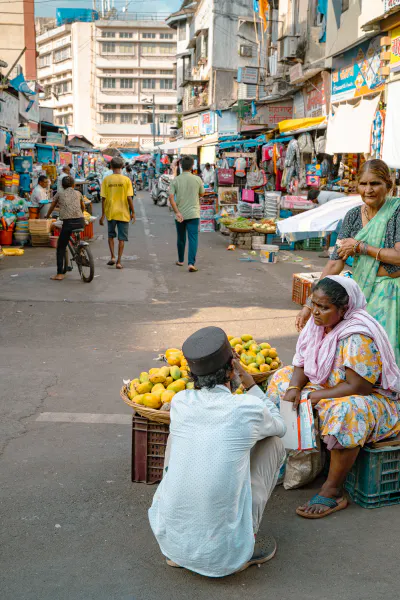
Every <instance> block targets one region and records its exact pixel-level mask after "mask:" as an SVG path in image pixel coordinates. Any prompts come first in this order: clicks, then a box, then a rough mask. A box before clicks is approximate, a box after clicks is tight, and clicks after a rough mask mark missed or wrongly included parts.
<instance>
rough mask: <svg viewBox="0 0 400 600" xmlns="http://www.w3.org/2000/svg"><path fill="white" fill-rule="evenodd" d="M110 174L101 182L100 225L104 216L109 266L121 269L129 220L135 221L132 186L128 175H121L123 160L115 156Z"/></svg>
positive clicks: (102, 223)
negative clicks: (105, 219)
mask: <svg viewBox="0 0 400 600" xmlns="http://www.w3.org/2000/svg"><path fill="white" fill-rule="evenodd" d="M110 166H111V169H112V170H113V174H112V175H108V176H107V177H105V178H104V180H103V183H102V184H101V200H102V214H101V219H100V225H104V218H105V217H106V218H107V221H108V245H109V248H110V252H111V260H109V262H108V263H107V264H108V265H110V266H114V265H115V264H116V266H117V269H122V264H121V259H122V253H123V251H124V245H125V242H127V241H128V231H129V221H130V220H131V219H132V223H134V222H135V221H136V217H135V209H134V207H133V188H132V182H131V180H130V179H129V177H125V175H122V168H123V166H124V161H123V160H122V158H118V157H115V158H113V159H112V161H111V165H110ZM116 229H117V230H118V258H117V263H115V254H114V239H115V237H116Z"/></svg>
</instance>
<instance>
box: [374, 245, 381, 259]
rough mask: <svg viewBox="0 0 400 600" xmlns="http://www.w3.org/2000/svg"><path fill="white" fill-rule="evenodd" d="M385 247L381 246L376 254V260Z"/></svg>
mask: <svg viewBox="0 0 400 600" xmlns="http://www.w3.org/2000/svg"><path fill="white" fill-rule="evenodd" d="M382 250H383V248H379V250H378V252H377V253H376V256H375V260H378V258H379V255H380V253H381V252H382Z"/></svg>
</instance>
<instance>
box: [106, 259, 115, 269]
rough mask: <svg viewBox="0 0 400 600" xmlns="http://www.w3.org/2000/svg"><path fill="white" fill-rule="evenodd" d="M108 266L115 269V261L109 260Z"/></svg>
mask: <svg viewBox="0 0 400 600" xmlns="http://www.w3.org/2000/svg"><path fill="white" fill-rule="evenodd" d="M107 265H108V266H109V267H113V266H114V265H115V260H113V259H111V260H109V261H108V263H107Z"/></svg>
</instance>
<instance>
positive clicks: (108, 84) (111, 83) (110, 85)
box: [102, 77, 117, 90]
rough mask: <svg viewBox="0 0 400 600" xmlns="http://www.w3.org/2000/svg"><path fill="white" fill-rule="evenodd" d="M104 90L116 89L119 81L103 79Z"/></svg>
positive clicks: (111, 78) (113, 78)
mask: <svg viewBox="0 0 400 600" xmlns="http://www.w3.org/2000/svg"><path fill="white" fill-rule="evenodd" d="M102 81H103V89H104V90H110V89H115V88H116V87H117V80H116V79H115V77H110V78H109V79H103V80H102Z"/></svg>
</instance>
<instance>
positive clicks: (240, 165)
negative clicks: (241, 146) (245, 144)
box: [235, 156, 247, 177]
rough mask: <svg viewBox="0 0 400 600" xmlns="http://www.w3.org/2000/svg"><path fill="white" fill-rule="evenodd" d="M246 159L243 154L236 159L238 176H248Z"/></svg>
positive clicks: (236, 173)
mask: <svg viewBox="0 0 400 600" xmlns="http://www.w3.org/2000/svg"><path fill="white" fill-rule="evenodd" d="M246 166H247V163H246V159H245V158H243V157H242V156H241V157H239V158H237V159H236V161H235V175H236V177H246Z"/></svg>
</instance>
